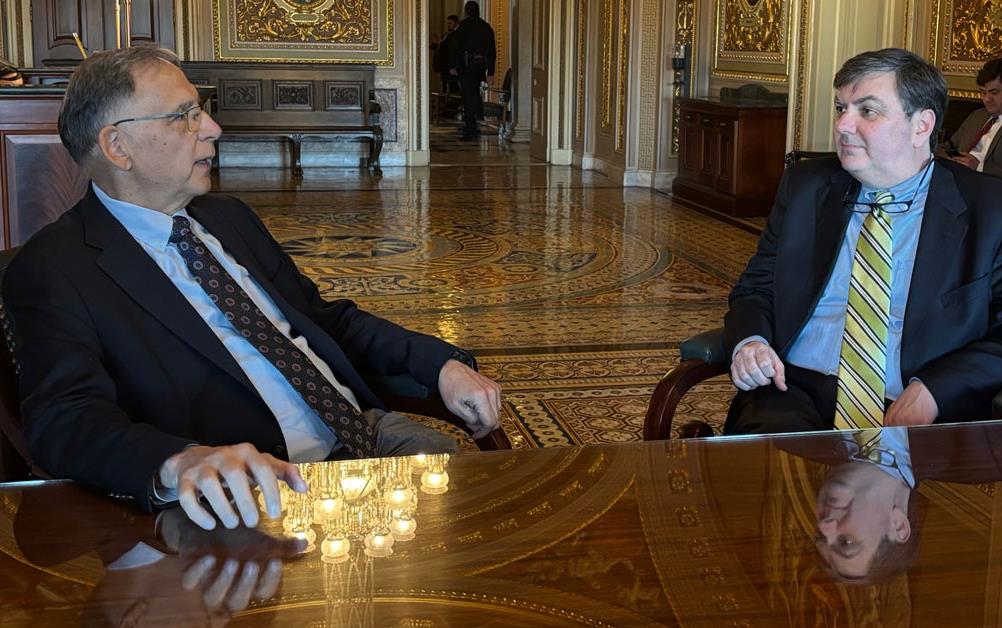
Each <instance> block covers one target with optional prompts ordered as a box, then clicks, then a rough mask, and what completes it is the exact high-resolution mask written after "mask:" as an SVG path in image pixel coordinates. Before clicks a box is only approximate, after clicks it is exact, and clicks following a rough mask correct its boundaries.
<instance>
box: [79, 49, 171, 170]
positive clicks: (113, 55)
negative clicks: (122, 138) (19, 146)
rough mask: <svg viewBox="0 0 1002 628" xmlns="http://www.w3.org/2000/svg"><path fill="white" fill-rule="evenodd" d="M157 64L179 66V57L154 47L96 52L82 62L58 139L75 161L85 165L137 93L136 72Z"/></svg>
mask: <svg viewBox="0 0 1002 628" xmlns="http://www.w3.org/2000/svg"><path fill="white" fill-rule="evenodd" d="M158 61H166V62H168V63H170V64H173V65H175V66H178V67H180V63H179V62H178V58H177V55H175V54H174V53H173V52H171V51H170V50H167V49H166V48H160V47H159V46H151V45H139V46H132V47H131V48H123V49H121V50H109V51H107V52H97V53H94V54H93V55H91V56H90V57H89V58H87V59H84V60H83V61H82V62H81V63H80V67H78V68H77V69H76V71H75V72H74V73H73V76H72V77H71V78H70V84H69V86H67V88H66V95H65V96H64V97H63V106H62V109H61V110H60V112H59V138H60V139H61V140H62V141H63V146H65V147H66V150H68V151H69V153H70V157H72V158H73V161H75V162H77V163H78V164H80V165H83V164H84V162H85V161H86V160H87V158H88V157H89V156H90V155H91V154H92V153H93V151H94V148H95V147H96V146H97V136H98V133H99V132H100V131H101V128H102V127H104V126H105V125H107V124H108V123H109V120H108V115H109V114H110V113H111V112H112V111H113V110H114V109H115V108H116V107H118V106H119V105H121V104H122V103H123V102H125V101H126V100H128V99H129V98H131V97H132V94H133V93H135V91H136V84H135V81H134V80H133V77H134V74H135V72H136V71H137V70H138V69H140V68H142V67H143V66H146V65H149V64H151V63H155V62H158Z"/></svg>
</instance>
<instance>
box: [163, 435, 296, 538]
mask: <svg viewBox="0 0 1002 628" xmlns="http://www.w3.org/2000/svg"><path fill="white" fill-rule="evenodd" d="M279 480H282V481H283V482H285V483H286V484H288V485H289V488H291V489H292V490H294V491H296V492H298V493H305V492H306V491H307V490H308V488H309V487H307V485H306V481H305V480H303V477H302V476H301V475H300V474H299V469H298V468H297V467H296V465H294V464H291V463H288V462H283V461H281V460H278V459H277V458H275V457H273V456H271V455H269V454H263V453H261V452H259V451H258V450H257V449H255V448H254V446H253V445H250V444H248V443H241V444H239V445H230V446H226V447H201V446H198V447H189V448H188V449H185V450H184V451H182V452H180V453H177V454H175V455H173V456H171V457H170V458H168V459H167V460H166V461H164V463H163V465H161V466H160V482H161V483H162V484H163V485H164V487H166V488H168V489H174V490H176V491H177V498H178V502H179V503H180V505H181V508H182V509H183V510H184V512H185V514H187V515H188V517H189V518H190V519H191V520H192V521H194V522H195V523H196V524H197V525H198V526H200V527H201V528H203V529H205V530H212V529H213V528H215V527H216V517H213V516H212V512H214V513H215V514H216V516H218V517H219V520H220V521H221V522H222V523H223V525H224V526H226V527H227V528H229V529H233V528H235V527H237V526H238V525H240V523H241V521H243V523H244V525H246V526H248V527H251V528H253V527H254V526H256V525H257V524H258V520H259V515H258V504H257V500H256V499H255V498H254V494H253V492H252V491H251V487H252V486H254V485H257V486H258V487H259V488H260V489H261V493H262V494H263V495H264V502H265V510H266V511H267V513H268V516H269V517H270V518H272V519H274V518H275V517H277V516H279V514H281V511H282V505H281V499H280V497H279V490H278V481H279ZM227 491H228V492H229V494H227ZM231 496H232V501H233V503H231V502H230V497H231ZM202 497H204V498H205V500H206V501H207V502H208V505H209V508H210V509H211V510H212V512H210V511H209V510H207V509H206V508H205V507H204V506H203V505H202V503H201V499H200V498H202ZM234 506H236V510H234Z"/></svg>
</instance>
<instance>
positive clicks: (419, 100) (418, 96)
mask: <svg viewBox="0 0 1002 628" xmlns="http://www.w3.org/2000/svg"><path fill="white" fill-rule="evenodd" d="M424 18H425V8H424V2H423V1H422V0H415V4H414V41H416V42H418V45H417V46H414V49H415V51H414V54H415V55H416V56H417V58H416V60H415V64H416V65H415V67H416V68H417V72H415V75H416V83H417V88H416V90H415V91H414V94H413V95H412V97H411V99H410V102H413V103H414V109H415V111H416V113H417V115H416V116H414V121H415V125H416V128H417V130H416V134H415V138H414V148H415V149H417V150H423V148H424V100H425V95H424V91H422V85H421V83H422V82H423V81H422V79H423V77H424V75H425V68H424V66H423V65H422V57H423V54H424V49H425V47H426V46H427V45H428V42H426V41H425V40H424V39H423V38H422V37H421V34H422V33H423V32H424Z"/></svg>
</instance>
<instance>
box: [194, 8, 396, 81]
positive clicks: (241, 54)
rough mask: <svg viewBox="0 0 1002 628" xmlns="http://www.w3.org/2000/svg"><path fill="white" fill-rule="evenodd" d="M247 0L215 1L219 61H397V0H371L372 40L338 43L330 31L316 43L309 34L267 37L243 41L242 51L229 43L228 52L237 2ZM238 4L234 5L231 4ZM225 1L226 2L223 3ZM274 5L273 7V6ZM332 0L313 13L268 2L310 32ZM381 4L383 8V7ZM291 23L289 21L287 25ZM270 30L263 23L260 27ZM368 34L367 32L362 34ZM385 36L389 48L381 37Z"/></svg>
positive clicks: (389, 63)
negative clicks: (284, 38)
mask: <svg viewBox="0 0 1002 628" xmlns="http://www.w3.org/2000/svg"><path fill="white" fill-rule="evenodd" d="M238 1H243V0H212V40H213V42H212V43H213V53H214V55H215V60H217V61H233V62H283V63H307V64H309V63H343V64H356V65H359V64H361V65H376V66H392V65H393V63H394V43H395V42H394V36H393V31H394V24H393V18H394V15H393V5H394V0H370V4H369V6H370V7H373V10H372V11H371V15H370V22H369V24H368V28H369V33H368V36H369V43H368V44H365V45H360V44H358V42H353V41H350V42H349V43H335V42H333V41H331V38H330V35H329V34H319V35H311V38H312V39H313V43H306V41H305V40H306V39H307V37H305V36H303V37H302V38H301V39H302V40H303V41H275V42H270V41H267V40H265V39H262V40H258V41H255V42H252V43H251V44H243V45H241V46H240V47H239V48H240V49H239V50H237V49H234V50H230V49H229V45H227V50H226V52H224V51H223V42H224V39H225V38H228V36H229V32H230V31H232V30H233V29H234V28H235V27H236V25H235V20H236V16H235V14H233V13H231V11H234V10H235V7H236V3H237V2H238ZM231 2H232V3H234V4H232V5H231V4H230V3H231ZM223 3H225V4H223ZM272 4H273V6H272ZM332 4H333V2H332V0H327V1H325V2H322V3H321V4H320V5H319V6H318V8H316V10H315V11H309V12H308V13H309V15H307V14H306V13H303V12H299V13H296V12H295V10H296V9H297V6H298V5H296V4H294V3H291V2H288V1H287V0H275V1H274V3H270V4H268V6H269V7H272V8H275V9H278V10H282V11H286V12H288V15H287V16H286V18H285V20H279V21H280V22H283V21H287V22H290V23H291V24H293V25H294V28H296V29H298V30H304V29H305V30H306V31H307V32H308V31H309V28H310V26H309V25H310V24H312V23H314V22H315V21H316V20H315V14H316V13H317V12H323V11H327V10H330V5H332ZM380 5H382V6H381V8H380ZM224 8H225V12H226V22H227V23H226V27H227V29H228V32H227V34H226V35H225V36H224V33H223V27H224V18H223V9H224ZM380 15H382V16H384V18H385V19H384V21H383V22H382V23H380V21H379V19H378V17H379V16H380ZM287 25H288V24H287ZM260 30H261V31H262V32H266V31H267V29H266V28H265V27H264V26H262V27H261V29H260ZM362 36H363V37H364V36H365V33H363V34H362ZM384 36H385V41H386V46H385V49H384V47H383V45H382V42H381V39H382V38H383V37H384ZM297 54H304V55H305V54H309V56H297Z"/></svg>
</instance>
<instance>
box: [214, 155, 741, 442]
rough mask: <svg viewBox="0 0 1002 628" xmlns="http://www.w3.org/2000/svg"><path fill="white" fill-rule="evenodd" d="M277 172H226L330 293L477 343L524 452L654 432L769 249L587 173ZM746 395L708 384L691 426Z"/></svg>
mask: <svg viewBox="0 0 1002 628" xmlns="http://www.w3.org/2000/svg"><path fill="white" fill-rule="evenodd" d="M473 153H474V154H475V153H476V151H473ZM488 161H489V160H488ZM262 174H264V173H261V172H259V171H256V170H248V171H237V170H232V171H224V172H223V173H221V175H220V178H219V181H218V187H219V188H220V189H222V190H223V191H225V192H228V193H232V194H235V195H237V196H239V197H241V198H242V199H244V200H245V201H246V202H248V203H249V204H250V205H251V206H253V207H255V209H256V210H257V211H258V212H259V213H260V215H261V216H262V218H263V220H264V221H265V223H266V224H267V226H268V228H269V229H271V230H272V232H273V233H274V234H275V236H276V238H277V239H278V240H279V242H281V244H282V246H283V247H284V248H286V250H287V251H288V252H289V253H290V254H291V255H292V256H293V258H294V259H295V261H296V263H297V264H299V266H300V267H301V268H302V269H303V270H304V272H306V273H307V274H308V275H309V276H310V277H312V278H313V279H314V280H315V281H317V283H318V284H319V285H320V288H321V290H322V291H323V293H324V295H325V296H326V297H329V298H337V297H350V298H353V299H355V300H356V301H357V302H358V303H359V304H360V305H361V306H362V307H364V308H366V309H368V310H371V311H374V312H377V313H379V314H380V315H382V316H385V317H386V318H389V319H391V320H394V321H397V322H399V323H401V324H404V325H406V326H408V327H411V328H413V329H417V330H420V331H423V332H427V333H431V334H435V335H438V336H440V337H443V338H445V339H447V340H449V341H450V342H453V343H455V344H457V345H460V346H463V347H466V348H468V349H470V350H471V351H473V352H474V353H475V354H476V355H477V356H478V359H479V360H480V363H481V365H482V370H483V372H484V373H486V374H487V375H489V376H491V377H493V378H495V379H496V380H498V381H499V382H501V384H502V386H503V388H504V391H505V407H504V415H505V416H504V427H505V429H506V430H507V431H508V433H509V434H510V435H511V436H512V437H513V440H514V441H515V443H516V446H530V447H531V446H543V447H548V446H561V445H571V444H578V443H603V442H619V441H628V440H639V439H640V435H641V430H642V425H643V417H644V413H645V411H646V407H647V401H648V399H649V397H650V394H651V392H652V390H653V387H654V384H655V383H656V382H657V380H658V379H659V378H660V377H661V375H663V374H664V373H665V372H666V371H667V370H668V369H669V368H671V366H672V365H674V364H675V363H676V362H677V357H678V356H677V344H678V342H679V341H680V340H683V339H684V338H686V337H688V336H689V335H692V334H694V333H697V332H700V331H703V330H706V329H709V328H712V327H714V326H717V325H718V324H719V322H720V320H721V318H722V316H723V313H724V311H725V308H726V297H727V292H728V289H729V286H730V285H731V284H732V282H733V281H734V279H735V278H736V277H737V275H738V273H739V272H740V271H741V269H742V268H743V266H744V263H745V261H746V260H747V258H748V257H749V255H751V253H752V251H753V249H754V245H755V241H756V238H755V236H754V235H752V234H750V233H748V231H747V230H744V229H741V228H738V227H735V226H731V225H728V224H726V223H724V222H721V221H719V220H716V219H714V218H711V217H708V216H705V215H703V214H701V213H698V212H695V211H692V210H689V209H686V208H683V207H679V206H676V205H674V204H673V203H672V202H671V200H670V198H668V197H667V196H664V195H662V194H658V193H654V192H651V191H648V190H638V189H631V188H625V189H624V188H621V187H616V186H613V185H611V184H610V182H609V181H608V180H607V179H605V178H604V177H602V176H601V175H598V174H595V173H591V172H581V171H580V170H575V169H572V168H563V167H553V166H545V165H538V166H537V165H527V164H524V163H520V162H518V161H513V162H512V163H508V164H503V163H490V162H489V163H488V164H487V165H483V164H480V165H476V164H475V163H471V161H470V160H468V162H467V165H464V166H448V167H442V166H431V167H427V168H410V169H406V170H404V169H401V172H392V173H389V172H388V174H387V175H386V176H385V177H384V178H383V179H382V180H374V179H372V178H371V177H369V176H368V175H365V174H363V173H358V172H349V173H346V172H345V171H330V172H324V171H318V170H313V171H307V173H306V176H305V178H304V181H303V182H301V183H292V182H290V181H288V180H284V179H283V178H282V176H281V175H270V176H273V177H274V178H273V179H272V180H271V181H270V182H269V181H266V180H265V178H264V177H262V176H261V175H262ZM732 392H733V389H732V387H731V385H730V383H729V382H727V381H726V380H713V381H710V382H708V383H706V384H705V385H703V386H702V387H701V388H700V389H698V390H697V391H694V393H691V394H690V395H688V396H687V397H686V398H685V400H684V401H683V406H682V408H681V414H682V416H680V417H679V419H678V420H677V421H676V423H677V424H678V423H680V422H681V421H683V420H685V419H686V418H703V419H708V420H710V421H711V422H714V423H716V424H718V425H719V423H720V421H721V420H722V417H723V413H724V412H725V411H726V407H727V403H728V401H729V399H730V397H731V395H732Z"/></svg>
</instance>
